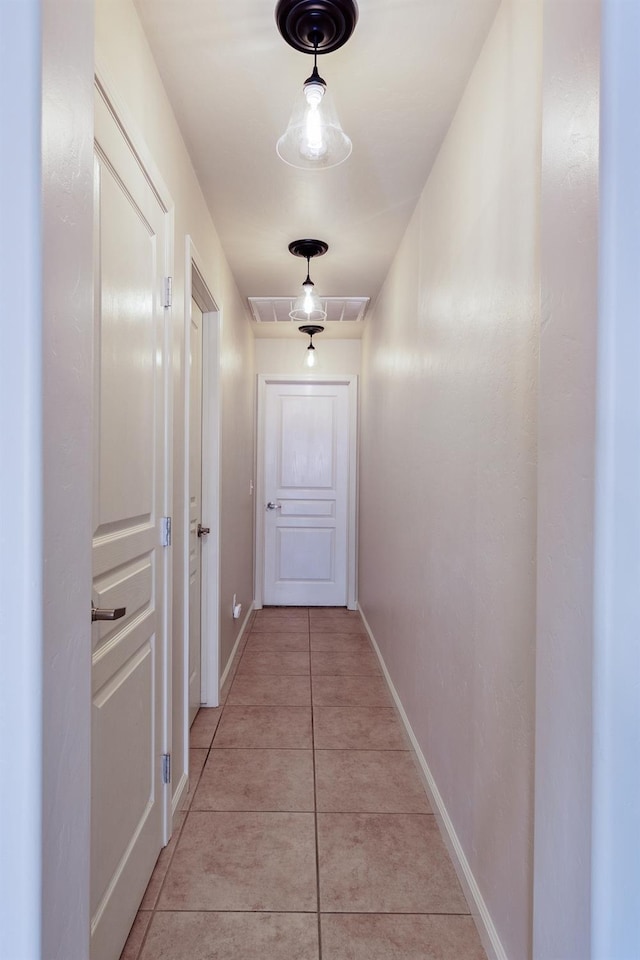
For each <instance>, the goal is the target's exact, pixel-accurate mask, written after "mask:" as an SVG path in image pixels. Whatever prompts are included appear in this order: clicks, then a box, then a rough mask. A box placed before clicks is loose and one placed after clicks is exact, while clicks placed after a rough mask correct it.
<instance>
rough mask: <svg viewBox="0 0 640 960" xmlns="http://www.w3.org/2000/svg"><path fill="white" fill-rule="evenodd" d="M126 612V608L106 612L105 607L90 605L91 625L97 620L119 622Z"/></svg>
mask: <svg viewBox="0 0 640 960" xmlns="http://www.w3.org/2000/svg"><path fill="white" fill-rule="evenodd" d="M126 612H127V608H126V607H115V609H113V610H107V609H106V608H105V607H94V605H93V604H91V623H95V622H96V621H97V620H121V619H122V617H124V615H125V614H126Z"/></svg>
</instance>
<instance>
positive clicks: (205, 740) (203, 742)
mask: <svg viewBox="0 0 640 960" xmlns="http://www.w3.org/2000/svg"><path fill="white" fill-rule="evenodd" d="M221 714H222V707H200V709H199V710H198V713H197V716H196V718H195V720H194V721H193V723H192V724H191V732H190V734H189V745H190V746H191V747H210V746H211V741H212V740H213V735H214V733H215V732H216V727H217V726H218V723H219V721H220V716H221Z"/></svg>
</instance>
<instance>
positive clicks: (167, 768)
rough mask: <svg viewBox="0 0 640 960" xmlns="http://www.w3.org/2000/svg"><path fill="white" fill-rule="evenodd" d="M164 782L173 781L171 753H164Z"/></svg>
mask: <svg viewBox="0 0 640 960" xmlns="http://www.w3.org/2000/svg"><path fill="white" fill-rule="evenodd" d="M162 782H163V783H171V754H170V753H163V754H162Z"/></svg>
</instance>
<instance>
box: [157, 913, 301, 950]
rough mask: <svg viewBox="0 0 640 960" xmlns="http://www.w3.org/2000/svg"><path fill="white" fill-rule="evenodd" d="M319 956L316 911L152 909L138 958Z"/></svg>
mask: <svg viewBox="0 0 640 960" xmlns="http://www.w3.org/2000/svg"><path fill="white" fill-rule="evenodd" d="M187 958H188V960H318V923H317V920H316V915H315V913H298V914H295V913H157V914H156V915H155V917H154V919H153V923H152V925H151V929H150V931H149V935H148V937H147V942H146V944H145V948H144V952H143V954H142V957H141V958H140V960H187Z"/></svg>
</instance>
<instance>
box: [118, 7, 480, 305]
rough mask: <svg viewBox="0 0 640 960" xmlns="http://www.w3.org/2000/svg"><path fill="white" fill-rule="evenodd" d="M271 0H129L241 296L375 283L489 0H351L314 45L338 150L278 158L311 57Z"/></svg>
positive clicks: (475, 44) (346, 289)
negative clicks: (321, 44) (341, 152)
mask: <svg viewBox="0 0 640 960" xmlns="http://www.w3.org/2000/svg"><path fill="white" fill-rule="evenodd" d="M275 4H276V0H136V6H137V8H138V11H139V14H140V17H141V19H142V23H143V25H144V28H145V31H146V33H147V36H148V38H149V42H150V44H151V48H152V50H153V53H154V56H155V59H156V62H157V64H158V67H159V70H160V73H161V75H162V78H163V81H164V84H165V86H166V89H167V92H168V95H169V98H170V100H171V103H172V105H173V108H174V110H175V113H176V115H177V117H178V122H179V124H180V127H181V129H182V134H183V136H184V139H185V141H186V143H187V147H188V149H189V152H190V154H191V157H192V160H193V164H194V167H195V170H196V172H197V175H198V178H199V180H200V183H201V185H202V189H203V191H204V195H205V197H206V200H207V203H208V205H209V208H210V211H211V215H212V217H213V220H214V222H215V224H216V227H217V229H218V232H219V234H220V237H221V240H222V244H223V247H224V250H225V253H226V255H227V257H228V260H229V263H230V265H231V269H232V270H233V273H234V275H235V278H236V282H237V284H238V287H239V289H240V292H241V293H242V295H243V296H244V297H288V296H296V295H297V293H298V288H299V286H300V284H301V283H302V280H303V279H304V274H305V268H306V264H305V262H304V261H303V260H299V259H296V258H294V257H292V256H291V254H290V253H289V252H288V250H287V245H288V243H289V242H290V241H291V240H296V239H299V238H301V237H315V238H318V239H321V240H325V241H326V242H327V243H328V244H329V251H328V253H327V254H326V255H325V256H324V257H321V258H318V259H317V260H315V261H312V263H311V276H312V278H313V280H314V281H315V284H316V289H317V291H318V293H319V294H320V295H321V296H329V297H370V298H371V299H372V300H373V299H375V297H376V294H377V292H378V290H379V288H380V285H381V283H382V281H383V280H384V277H385V275H386V273H387V271H388V269H389V266H390V264H391V261H392V259H393V256H394V254H395V252H396V250H397V248H398V244H399V242H400V240H401V238H402V235H403V233H404V230H405V228H406V225H407V222H408V220H409V218H410V216H411V214H412V212H413V210H414V208H415V205H416V203H417V200H418V197H419V196H420V193H421V191H422V189H423V187H424V184H425V182H426V179H427V176H428V173H429V171H430V169H431V166H432V164H433V161H434V159H435V156H436V154H437V151H438V148H439V146H440V143H441V141H442V139H443V136H444V134H445V133H446V130H447V128H448V126H449V123H450V122H451V117H452V115H453V113H454V111H455V108H456V105H457V103H458V101H459V99H460V96H461V94H462V91H463V90H464V86H465V83H466V80H467V78H468V76H469V73H470V71H471V69H472V67H473V64H474V63H475V60H476V58H477V55H478V53H479V51H480V48H481V45H482V42H483V40H484V38H485V36H486V34H487V32H488V29H489V26H490V23H491V20H492V18H493V16H494V14H495V11H496V9H497V6H498V0H358V6H359V10H360V17H359V21H358V24H357V26H356V29H355V31H354V33H353V36H352V37H351V38H350V40H349V41H348V42H347V43H346V45H345V46H344V47H342V48H341V49H340V50H337V51H336V52H335V53H331V54H327V55H325V56H322V57H320V58H319V70H320V73H321V75H322V76H323V77H324V78H325V80H326V81H327V85H328V86H329V87H330V89H331V92H332V94H333V98H334V102H335V104H336V107H337V110H338V114H339V116H340V120H341V122H342V126H343V128H344V130H345V131H346V133H348V134H349V136H350V137H351V139H352V141H353V153H352V155H351V157H350V158H349V159H348V160H347V161H346V162H345V163H343V164H341V165H340V166H338V167H334V168H332V169H329V170H320V171H303V170H296V169H294V168H292V167H289V166H287V165H286V164H284V163H283V162H282V161H281V160H280V159H279V158H278V156H277V154H276V151H275V143H276V140H277V139H278V137H279V136H280V134H281V133H282V132H283V131H284V129H285V127H286V124H287V121H288V119H289V114H290V111H291V106H292V104H293V99H294V95H295V92H296V90H297V88H298V87H299V86H301V85H302V83H303V82H304V80H305V78H306V77H307V76H308V75H309V73H310V72H311V68H312V66H313V60H312V58H311V57H310V56H307V55H305V54H303V53H299V52H297V51H295V50H293V49H292V48H291V47H289V45H288V44H287V43H285V41H284V40H283V39H282V37H281V36H280V34H279V32H278V29H277V27H276V24H275V19H274V10H275Z"/></svg>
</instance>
